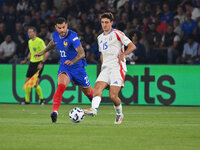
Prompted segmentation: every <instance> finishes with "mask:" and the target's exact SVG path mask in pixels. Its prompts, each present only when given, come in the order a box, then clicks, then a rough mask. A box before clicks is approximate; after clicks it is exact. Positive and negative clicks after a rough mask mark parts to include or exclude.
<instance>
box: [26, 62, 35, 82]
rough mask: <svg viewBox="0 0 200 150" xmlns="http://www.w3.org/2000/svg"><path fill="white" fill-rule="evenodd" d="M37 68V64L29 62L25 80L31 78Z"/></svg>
mask: <svg viewBox="0 0 200 150" xmlns="http://www.w3.org/2000/svg"><path fill="white" fill-rule="evenodd" d="M37 66H38V63H32V62H30V64H29V66H28V70H27V73H26V77H27V78H31V77H32V76H33V75H34V74H35V73H36V72H37Z"/></svg>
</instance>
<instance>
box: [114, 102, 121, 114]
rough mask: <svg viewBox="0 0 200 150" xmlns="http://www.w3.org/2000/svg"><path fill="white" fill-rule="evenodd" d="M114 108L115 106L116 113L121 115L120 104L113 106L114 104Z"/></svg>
mask: <svg viewBox="0 0 200 150" xmlns="http://www.w3.org/2000/svg"><path fill="white" fill-rule="evenodd" d="M114 108H115V111H116V113H117V115H121V114H122V104H120V105H119V106H115V105H114Z"/></svg>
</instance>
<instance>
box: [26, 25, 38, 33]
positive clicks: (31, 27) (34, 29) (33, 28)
mask: <svg viewBox="0 0 200 150" xmlns="http://www.w3.org/2000/svg"><path fill="white" fill-rule="evenodd" d="M29 29H32V30H33V32H35V33H37V29H36V28H35V27H33V26H30V27H28V30H29Z"/></svg>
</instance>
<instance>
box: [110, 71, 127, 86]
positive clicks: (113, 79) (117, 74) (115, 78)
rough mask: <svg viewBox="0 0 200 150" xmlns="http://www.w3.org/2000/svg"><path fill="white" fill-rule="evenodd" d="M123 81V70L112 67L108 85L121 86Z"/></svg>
mask: <svg viewBox="0 0 200 150" xmlns="http://www.w3.org/2000/svg"><path fill="white" fill-rule="evenodd" d="M124 81H125V72H123V71H120V70H119V69H113V70H112V72H111V74H110V86H119V87H123V86H124Z"/></svg>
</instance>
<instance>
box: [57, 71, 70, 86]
mask: <svg viewBox="0 0 200 150" xmlns="http://www.w3.org/2000/svg"><path fill="white" fill-rule="evenodd" d="M69 83H70V79H69V76H68V75H67V74H66V73H61V74H59V76H58V85H59V84H64V85H65V86H68V84H69Z"/></svg>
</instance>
